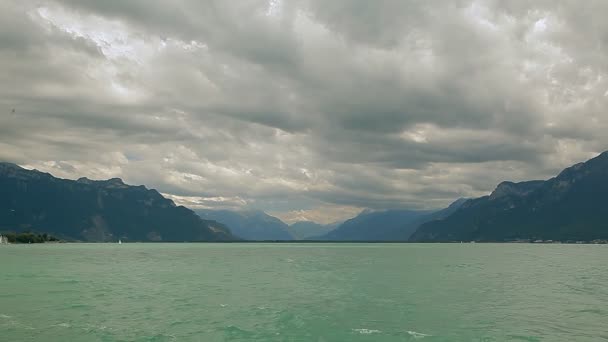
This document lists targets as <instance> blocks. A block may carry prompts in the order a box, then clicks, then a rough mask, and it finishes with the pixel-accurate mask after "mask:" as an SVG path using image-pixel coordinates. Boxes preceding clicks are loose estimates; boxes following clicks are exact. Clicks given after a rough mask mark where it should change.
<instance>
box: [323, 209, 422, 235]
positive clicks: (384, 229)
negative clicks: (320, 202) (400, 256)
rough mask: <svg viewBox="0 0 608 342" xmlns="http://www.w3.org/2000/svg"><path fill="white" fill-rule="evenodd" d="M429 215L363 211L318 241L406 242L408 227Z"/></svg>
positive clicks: (400, 211) (402, 211)
mask: <svg viewBox="0 0 608 342" xmlns="http://www.w3.org/2000/svg"><path fill="white" fill-rule="evenodd" d="M430 213H431V212H430V211H417V210H386V211H372V212H369V211H364V212H362V213H361V214H359V215H357V216H356V217H354V218H352V219H350V220H347V221H345V222H344V223H343V224H341V225H340V226H339V227H338V228H336V229H334V230H332V231H331V232H329V233H327V234H326V235H323V236H321V237H320V239H322V240H337V241H389V240H407V238H408V237H409V234H408V232H407V230H408V227H409V225H410V224H412V223H414V222H416V221H417V220H419V219H421V218H422V217H424V216H426V215H429V214H430ZM412 232H413V230H412Z"/></svg>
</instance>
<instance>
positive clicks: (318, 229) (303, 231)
mask: <svg viewBox="0 0 608 342" xmlns="http://www.w3.org/2000/svg"><path fill="white" fill-rule="evenodd" d="M340 224H341V223H332V224H319V223H316V222H312V221H300V222H296V223H294V224H292V225H290V226H289V231H290V232H291V234H292V235H293V236H294V237H295V238H296V239H298V240H304V239H309V238H314V237H318V236H322V235H325V234H327V233H329V232H330V231H332V230H334V229H336V228H338V227H339V226H340Z"/></svg>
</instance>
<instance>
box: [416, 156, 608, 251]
mask: <svg viewBox="0 0 608 342" xmlns="http://www.w3.org/2000/svg"><path fill="white" fill-rule="evenodd" d="M607 180H608V152H604V153H601V154H600V155H598V156H596V157H595V158H592V159H590V160H588V161H586V162H583V163H577V164H574V165H572V166H570V167H568V168H565V169H564V170H562V171H561V172H560V173H559V174H558V175H557V176H555V177H553V178H550V179H548V180H545V181H528V182H519V183H513V182H511V183H505V182H503V183H501V184H508V186H507V188H505V186H504V185H502V186H501V184H499V186H497V188H496V189H495V190H494V191H493V192H492V193H491V194H490V195H488V196H483V197H479V198H476V199H473V200H471V201H469V202H467V203H465V205H463V206H462V207H461V208H460V209H459V210H457V211H456V212H454V213H453V214H452V215H450V216H448V217H447V218H445V219H444V220H440V221H436V222H428V223H425V224H423V225H421V226H420V228H419V229H418V230H417V231H416V232H415V233H414V234H413V235H412V237H411V239H410V240H411V241H415V242H448V241H459V240H462V241H497V242H501V241H513V240H556V241H592V240H596V239H608V225H606V224H605V222H608V214H605V212H606V210H605V205H604V204H605V203H606V198H607V197H608V182H607Z"/></svg>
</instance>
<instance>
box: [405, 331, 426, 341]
mask: <svg viewBox="0 0 608 342" xmlns="http://www.w3.org/2000/svg"><path fill="white" fill-rule="evenodd" d="M407 333H408V335H410V336H412V337H413V338H416V339H418V338H425V337H429V336H431V335H429V334H423V333H419V332H416V331H413V330H408V331H407Z"/></svg>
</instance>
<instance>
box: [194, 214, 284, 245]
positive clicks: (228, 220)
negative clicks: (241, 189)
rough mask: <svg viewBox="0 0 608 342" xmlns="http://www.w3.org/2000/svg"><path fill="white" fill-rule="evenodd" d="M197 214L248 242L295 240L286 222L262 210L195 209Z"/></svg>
mask: <svg viewBox="0 0 608 342" xmlns="http://www.w3.org/2000/svg"><path fill="white" fill-rule="evenodd" d="M195 212H196V213H197V214H198V215H199V216H200V217H201V218H203V219H205V220H214V221H218V222H221V223H223V224H225V225H226V226H228V227H230V230H231V231H232V232H233V233H234V234H235V235H236V236H239V237H241V238H243V239H246V240H260V241H261V240H268V241H273V240H284V241H286V240H293V239H294V235H293V234H292V233H291V231H290V229H289V226H288V225H287V224H286V223H285V222H283V221H281V220H280V219H278V218H276V217H274V216H270V215H268V214H266V213H265V212H263V211H260V210H211V209H195Z"/></svg>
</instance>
